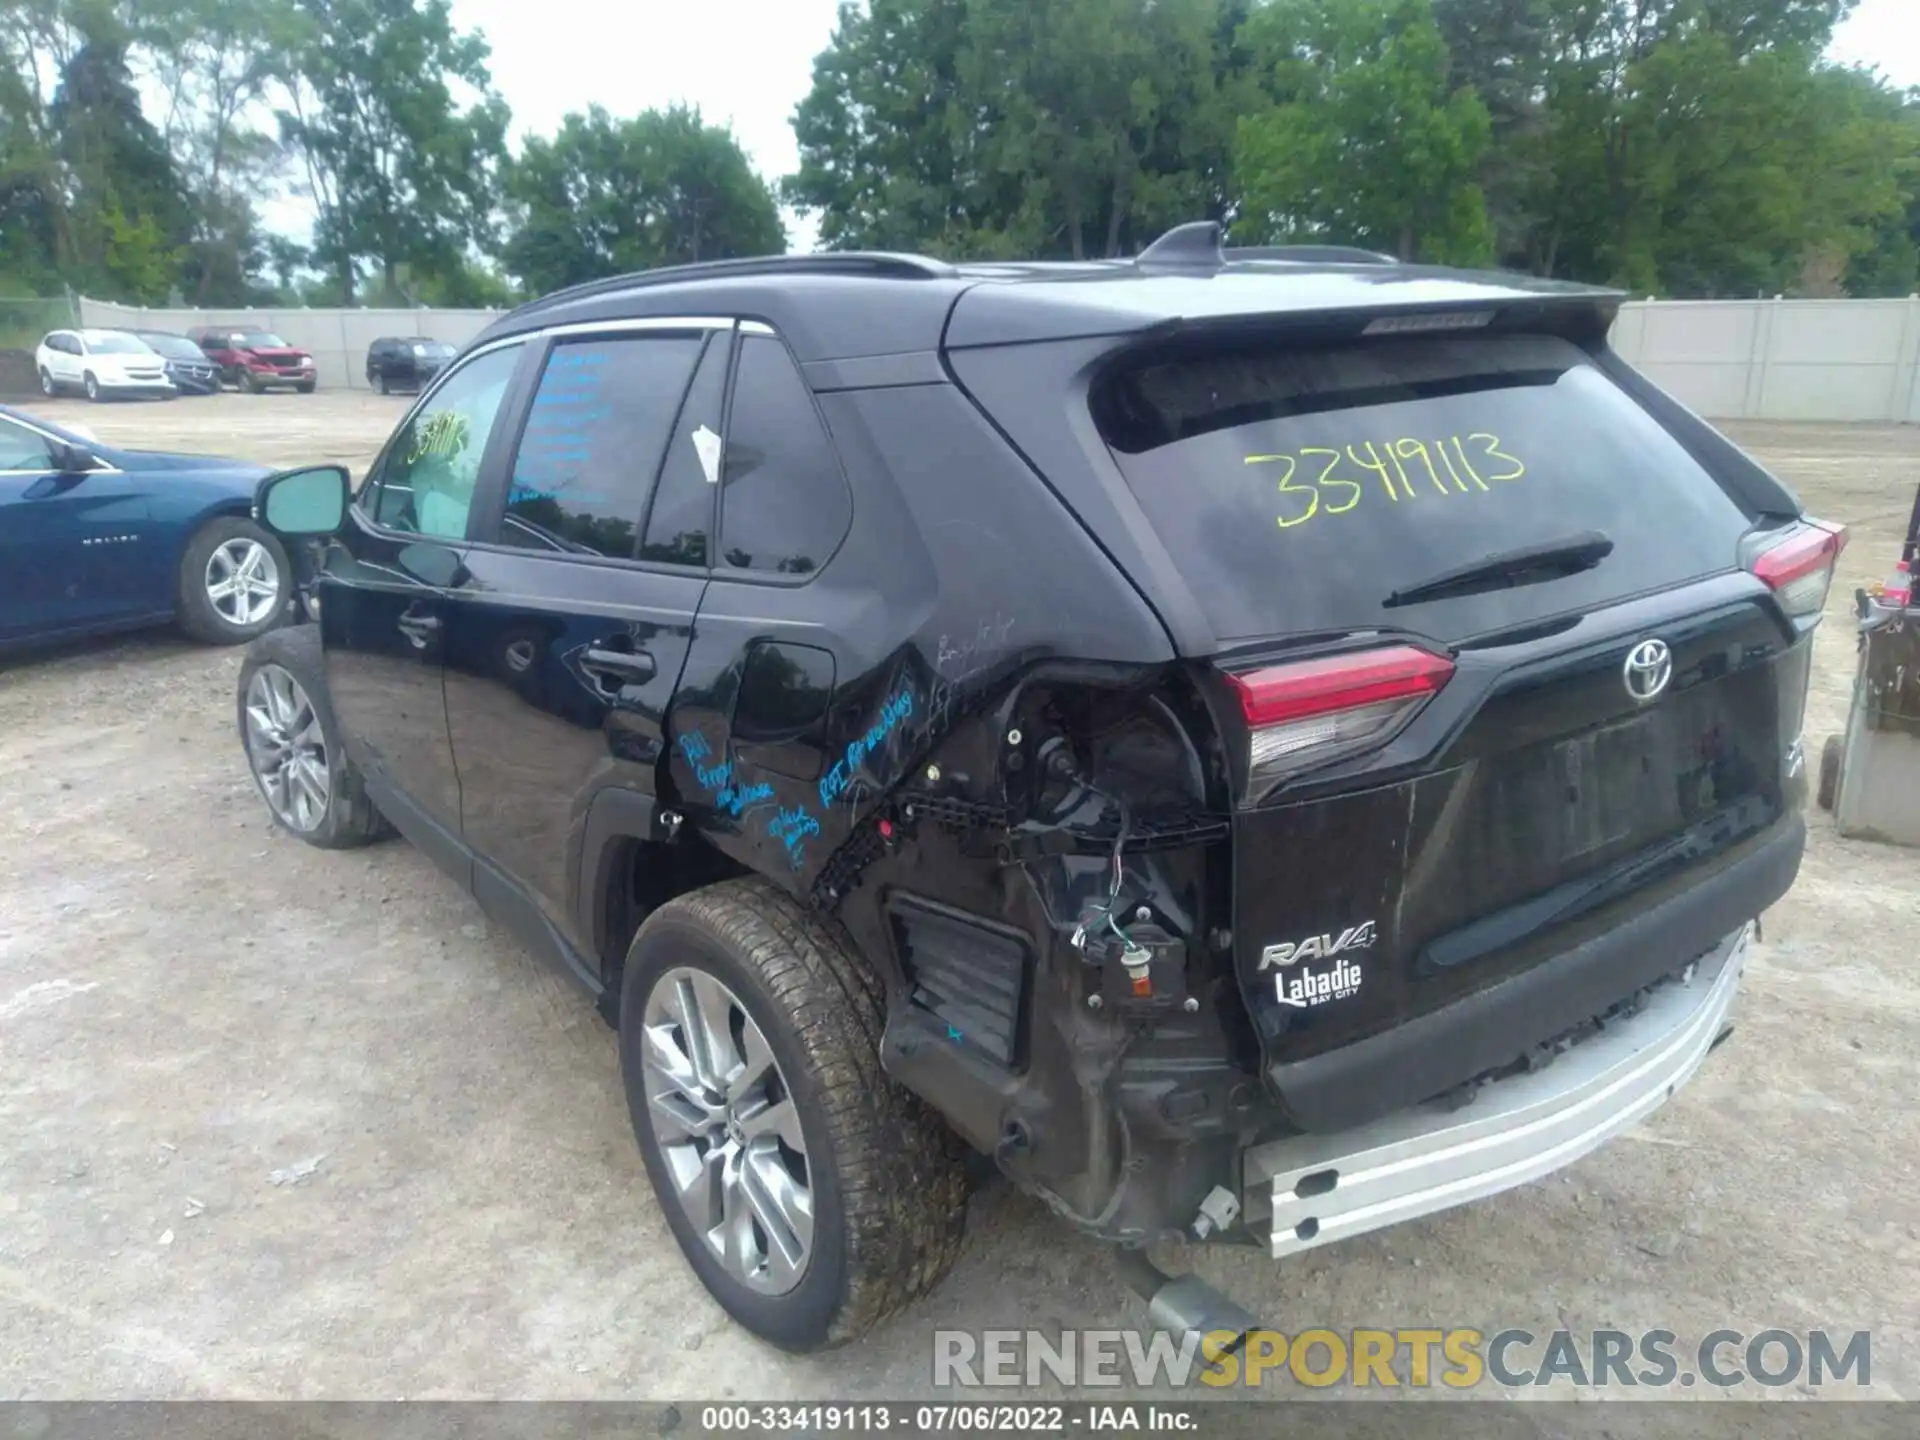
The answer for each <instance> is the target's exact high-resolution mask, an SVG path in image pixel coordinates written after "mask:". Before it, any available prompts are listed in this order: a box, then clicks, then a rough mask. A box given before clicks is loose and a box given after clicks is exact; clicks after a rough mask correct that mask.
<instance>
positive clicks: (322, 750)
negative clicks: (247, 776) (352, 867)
mask: <svg viewBox="0 0 1920 1440" xmlns="http://www.w3.org/2000/svg"><path fill="white" fill-rule="evenodd" d="M247 761H248V764H250V765H251V766H252V767H253V778H254V779H255V780H256V781H258V782H259V785H260V793H261V794H262V795H264V796H265V797H266V800H267V804H268V805H269V806H271V807H272V809H273V813H274V814H275V815H277V816H278V817H279V818H280V821H281V823H282V824H284V825H286V826H287V827H288V828H289V829H291V830H296V831H299V832H300V833H301V834H303V835H304V834H311V833H312V832H313V831H315V830H317V829H319V828H320V826H321V824H322V823H323V822H324V821H325V820H326V818H327V803H328V801H329V800H330V799H331V798H332V795H333V775H332V771H331V770H330V768H329V767H328V765H327V737H326V732H325V731H323V730H322V729H321V728H320V716H319V713H318V712H317V711H316V710H315V709H314V708H313V701H312V700H311V699H310V698H308V695H307V692H306V691H305V690H303V689H302V688H301V686H300V682H299V681H298V680H296V679H294V678H293V675H292V673H291V672H290V671H288V670H286V669H284V668H283V667H281V666H279V665H262V666H261V667H260V668H259V669H258V670H256V671H254V672H253V679H252V680H250V681H248V682H247Z"/></svg>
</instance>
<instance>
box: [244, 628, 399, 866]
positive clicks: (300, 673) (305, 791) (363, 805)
mask: <svg viewBox="0 0 1920 1440" xmlns="http://www.w3.org/2000/svg"><path fill="white" fill-rule="evenodd" d="M284 681H291V682H292V686H293V687H295V688H294V689H293V691H292V694H291V695H290V694H289V692H288V689H287V688H286V686H285V685H284ZM296 696H297V699H296V698H294V697H296ZM235 699H236V707H237V712H238V713H237V718H238V720H239V725H240V745H241V748H242V750H243V751H244V753H245V754H246V757H247V770H248V772H249V773H251V774H252V776H253V783H254V786H255V788H257V789H258V790H259V791H260V797H261V799H263V800H265V801H266V802H267V813H268V814H269V815H271V816H272V817H273V823H274V824H275V825H278V826H279V827H280V828H281V829H282V830H284V831H286V832H287V833H288V834H289V835H292V836H294V837H295V838H296V839H299V840H304V841H305V842H306V843H307V844H309V845H312V846H315V847H317V848H319V849H321V850H351V849H354V848H355V847H357V846H361V845H367V844H371V843H372V842H373V841H375V840H378V839H380V838H381V837H382V836H385V835H388V834H391V833H392V827H391V826H389V825H388V824H387V822H386V819H385V818H384V817H383V816H382V815H381V814H380V812H379V811H378V810H377V809H375V808H374V805H373V802H372V801H371V800H369V799H368V798H367V792H366V787H365V786H364V785H363V784H362V783H361V780H360V772H359V771H358V770H356V769H354V767H353V762H352V761H350V760H349V759H348V758H347V754H346V750H345V748H344V746H343V745H342V743H341V735H340V722H339V721H338V720H337V719H335V717H334V713H333V706H332V704H331V702H330V701H329V700H328V698H327V685H326V671H325V669H324V667H323V665H322V663H321V653H320V627H319V626H317V625H295V626H291V627H289V628H287V629H285V630H275V631H273V632H272V633H271V634H268V635H262V636H261V637H260V638H259V639H258V640H256V641H254V642H253V644H252V645H251V646H250V647H248V650H247V658H246V660H245V661H244V662H243V663H242V664H241V666H240V685H239V689H238V691H237V692H236V697H235ZM288 700H292V701H293V704H292V705H291V707H290V708H291V712H292V713H291V716H290V717H289V716H288V715H287V714H286V711H287V709H288V708H289V707H288V706H287V705H286V704H285V702H286V701H288ZM250 710H252V711H257V712H259V713H257V714H250V713H249V712H250ZM289 734H291V735H292V736H293V737H294V738H295V740H296V743H295V744H292V745H284V746H283V745H282V744H281V743H280V741H281V739H282V738H283V737H285V736H287V735H289ZM289 750H291V751H293V752H294V759H293V760H292V762H291V763H292V764H294V765H296V766H304V767H308V770H307V773H308V774H309V775H310V774H311V773H312V768H311V767H317V766H319V765H322V764H324V766H325V771H324V779H323V780H322V781H321V782H320V783H321V788H322V790H323V792H324V803H320V804H315V803H313V792H312V790H311V789H309V788H307V787H306V786H304V785H303V784H301V782H300V780H299V778H298V774H297V773H295V774H292V775H289V773H288V771H287V769H286V764H285V763H284V761H283V764H282V766H281V768H280V769H279V770H278V771H274V770H272V769H271V768H269V773H266V774H263V765H264V766H268V767H270V766H271V757H273V756H275V755H280V756H283V757H284V756H285V755H286V753H287V752H288V751H289ZM276 778H279V779H280V780H281V784H282V790H281V794H282V795H291V796H298V797H299V798H300V799H301V800H302V801H304V806H303V807H302V808H296V807H295V806H294V805H292V804H286V805H283V803H282V801H281V800H279V799H276V798H275V789H274V785H275V780H276ZM283 810H284V811H285V813H283Z"/></svg>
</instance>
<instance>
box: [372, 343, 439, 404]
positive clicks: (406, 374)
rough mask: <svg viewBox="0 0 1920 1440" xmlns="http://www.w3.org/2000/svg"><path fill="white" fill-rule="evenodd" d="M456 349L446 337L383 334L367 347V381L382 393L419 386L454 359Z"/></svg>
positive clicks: (414, 388)
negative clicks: (444, 338)
mask: <svg viewBox="0 0 1920 1440" xmlns="http://www.w3.org/2000/svg"><path fill="white" fill-rule="evenodd" d="M454 354H455V351H454V348H453V346H451V345H449V344H447V342H446V341H444V340H434V339H430V338H429V337H427V336H425V335H409V336H404V337H402V336H396V335H383V336H381V337H380V339H378V340H376V341H374V342H373V344H371V345H369V346H368V347H367V384H368V386H370V387H371V388H372V389H375V390H378V391H379V392H380V393H381V394H382V395H391V394H392V393H393V392H394V391H395V390H419V389H422V388H424V387H425V385H426V384H427V382H428V381H429V380H431V379H433V377H434V376H436V375H438V374H439V373H440V372H441V371H442V370H444V369H446V368H447V366H448V365H449V364H450V363H451V362H452V360H453V357H454Z"/></svg>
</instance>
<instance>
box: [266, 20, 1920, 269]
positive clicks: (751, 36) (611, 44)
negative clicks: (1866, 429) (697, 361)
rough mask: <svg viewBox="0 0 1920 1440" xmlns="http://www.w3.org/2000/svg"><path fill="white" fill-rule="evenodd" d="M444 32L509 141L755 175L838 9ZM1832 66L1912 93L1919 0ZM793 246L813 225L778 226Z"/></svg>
mask: <svg viewBox="0 0 1920 1440" xmlns="http://www.w3.org/2000/svg"><path fill="white" fill-rule="evenodd" d="M452 8H453V20H454V24H455V25H456V26H458V27H459V28H461V29H468V30H480V31H483V32H484V33H485V34H486V37H487V40H488V41H489V43H491V45H492V47H493V60H492V68H493V79H494V84H495V87H496V88H497V89H498V90H499V92H500V94H501V95H502V96H504V97H505V98H506V101H507V103H508V104H509V105H510V106H511V107H512V108H513V119H514V130H515V132H516V134H517V135H524V134H526V133H528V132H533V133H538V134H550V133H552V132H553V131H554V130H556V129H558V128H559V124H560V120H561V117H562V116H564V115H566V114H567V113H568V112H569V111H573V110H584V109H586V107H587V106H588V105H591V104H596V103H597V104H600V105H603V106H605V107H606V108H607V109H608V110H609V111H611V112H613V113H614V114H615V115H632V114H635V113H637V112H639V111H641V110H645V109H649V108H660V107H664V106H666V105H668V104H671V103H673V102H675V101H679V102H681V103H684V104H688V105H694V106H698V107H699V109H700V112H701V114H702V115H703V116H704V117H705V118H706V119H707V120H708V121H711V122H716V123H720V124H726V125H731V126H732V128H733V133H734V135H735V136H736V137H737V138H738V139H739V141H740V144H741V148H743V149H744V150H745V151H746V153H747V158H748V159H749V160H751V161H752V162H753V165H754V168H755V169H757V170H758V171H759V172H760V173H761V174H762V175H765V176H768V177H769V178H778V177H779V176H782V175H786V174H790V173H791V172H792V171H793V170H794V169H795V168H796V167H797V166H798V164H799V154H798V152H797V151H796V149H795V147H794V141H793V127H792V125H791V124H790V123H789V122H790V120H791V117H792V115H793V108H794V106H795V105H797V104H799V103H800V100H801V98H802V97H804V96H805V95H806V93H807V91H808V90H809V89H810V88H811V86H812V83H813V57H814V56H815V55H817V54H819V53H820V51H822V50H824V49H825V48H826V46H827V42H828V40H829V39H830V38H831V37H832V34H833V26H834V20H835V16H836V13H837V11H838V8H839V7H838V0H452ZM1831 53H1832V57H1833V58H1834V59H1835V60H1838V61H1841V62H1843V63H1847V64H1868V65H1874V66H1877V67H1878V68H1879V69H1880V70H1881V72H1882V73H1883V74H1885V75H1886V77H1887V78H1888V79H1889V80H1891V81H1893V82H1894V83H1895V84H1898V85H1920V0H1860V4H1859V6H1858V8H1857V9H1856V10H1855V11H1854V13H1853V15H1852V16H1851V17H1850V18H1849V19H1848V20H1847V22H1846V23H1845V25H1844V26H1842V27H1841V29H1840V31H1839V33H1838V34H1837V35H1836V36H1835V38H1834V45H1833V50H1832V52H1831ZM266 218H267V221H268V223H269V224H270V225H271V226H272V227H273V228H274V229H277V230H284V231H287V232H288V233H292V234H303V233H304V232H305V231H306V229H307V224H308V217H307V207H306V206H305V205H304V204H302V203H300V202H297V201H291V200H289V201H283V202H279V203H276V204H273V205H271V206H270V207H267V217H266ZM787 224H788V238H789V240H790V241H791V243H792V245H793V247H794V248H795V249H796V250H809V249H812V248H813V245H814V238H815V227H814V226H813V224H812V223H810V222H808V221H803V220H801V219H799V217H797V216H792V215H789V216H788V217H787Z"/></svg>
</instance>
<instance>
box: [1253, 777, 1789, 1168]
mask: <svg viewBox="0 0 1920 1440" xmlns="http://www.w3.org/2000/svg"><path fill="white" fill-rule="evenodd" d="M1806 842H1807V830H1806V821H1805V820H1804V819H1803V818H1802V817H1801V816H1800V815H1799V814H1798V813H1797V812H1795V813H1793V814H1791V815H1790V816H1788V817H1786V818H1785V819H1783V820H1781V821H1779V822H1778V823H1777V824H1775V825H1774V826H1773V827H1772V828H1771V829H1769V830H1767V831H1766V832H1764V833H1763V834H1762V835H1760V836H1759V837H1756V838H1755V839H1754V840H1752V841H1750V842H1748V843H1747V844H1745V845H1743V846H1742V847H1741V848H1740V849H1739V850H1738V851H1737V852H1734V853H1732V854H1730V855H1729V856H1727V857H1726V858H1725V860H1724V861H1722V862H1720V863H1719V865H1718V867H1717V868H1715V869H1712V870H1711V871H1710V872H1709V873H1706V874H1698V873H1695V874H1692V875H1689V876H1688V877H1686V879H1685V881H1684V884H1683V888H1681V889H1679V890H1678V891H1677V892H1675V893H1673V894H1670V895H1668V896H1667V897H1666V898H1665V899H1663V900H1661V901H1659V902H1657V903H1654V904H1648V905H1646V906H1645V907H1644V908H1642V909H1640V910H1639V911H1638V912H1637V913H1634V914H1631V915H1629V916H1628V917H1627V918H1626V919H1625V920H1623V921H1621V922H1620V923H1618V924H1615V925H1612V926H1611V927H1610V928H1608V929H1607V930H1605V931H1603V932H1602V933H1600V934H1597V935H1594V936H1593V937H1592V938H1590V939H1588V940H1586V941H1585V942H1583V943H1581V944H1578V945H1575V946H1572V947H1571V948H1569V949H1567V950H1564V951H1562V952H1560V953H1559V954H1557V955H1554V956H1552V957H1551V958H1550V959H1548V960H1545V961H1543V962H1542V963H1540V964H1538V965H1536V966H1533V967H1532V968H1531V969H1528V970H1523V971H1520V972H1519V973H1517V974H1514V975H1510V976H1508V977H1506V978H1505V979H1503V980H1501V981H1499V982H1497V983H1496V984H1494V985H1491V986H1489V987H1487V988H1486V989H1484V990H1480V991H1477V992H1475V993H1473V994H1471V995H1468V996H1465V997H1464V998H1462V999H1460V1000H1456V1001H1455V1002H1453V1003H1452V1004H1451V1005H1446V1006H1443V1007H1441V1008H1440V1009H1438V1010H1433V1011H1429V1012H1428V1013H1426V1014H1424V1015H1417V1016H1415V1017H1413V1018H1412V1019H1410V1020H1407V1021H1405V1022H1404V1023H1402V1024H1399V1025H1396V1026H1394V1027H1393V1028H1391V1029H1389V1030H1385V1031H1382V1032H1381V1033H1379V1034H1377V1035H1374V1036H1371V1037H1369V1038H1367V1039H1365V1040H1358V1041H1355V1042H1354V1043H1352V1044H1350V1045H1343V1046H1341V1047H1340V1048H1339V1049H1336V1050H1329V1051H1327V1052H1326V1053H1324V1054H1320V1055H1314V1056H1309V1057H1307V1058H1305V1059H1301V1060H1296V1061H1291V1062H1285V1063H1281V1064H1275V1065H1272V1066H1269V1067H1268V1070H1267V1076H1268V1080H1269V1082H1270V1084H1271V1085H1272V1086H1273V1089H1274V1092H1275V1093H1276V1094H1277V1095H1278V1096H1279V1098H1280V1101H1281V1104H1282V1106H1283V1107H1284V1108H1285V1110H1286V1113H1287V1115H1288V1118H1289V1119H1291V1120H1292V1121H1293V1122H1294V1124H1295V1125H1297V1126H1298V1127H1299V1128H1300V1129H1302V1130H1307V1131H1312V1132H1315V1133H1318V1134H1326V1135H1334V1134H1338V1133H1339V1132H1341V1131H1347V1130H1352V1129H1354V1128H1356V1127H1358V1126H1361V1125H1365V1124H1367V1123H1369V1122H1371V1121H1374V1120H1377V1119H1381V1118H1383V1117H1386V1116H1389V1115H1392V1114H1393V1113H1395V1112H1397V1111H1400V1110H1404V1109H1405V1108H1406V1107H1407V1106H1408V1105H1410V1104H1415V1103H1418V1102H1419V1101H1421V1100H1424V1099H1427V1098H1430V1097H1432V1096H1435V1095H1440V1094H1443V1093H1445V1092H1446V1091H1448V1090H1451V1089H1452V1088H1453V1087H1454V1086H1456V1085H1458V1084H1460V1083H1461V1082H1463V1081H1465V1080H1468V1079H1471V1078H1472V1077H1473V1076H1475V1075H1481V1074H1484V1073H1486V1072H1487V1071H1489V1070H1495V1069H1498V1068H1500V1067H1501V1066H1504V1065H1506V1064H1507V1063H1509V1062H1510V1061H1512V1060H1514V1059H1515V1058H1517V1057H1518V1056H1520V1055H1522V1054H1524V1053H1525V1052H1526V1051H1527V1050H1529V1049H1530V1048H1531V1047H1533V1046H1534V1045H1537V1044H1540V1043H1541V1042H1543V1041H1545V1040H1547V1039H1548V1038H1549V1037H1551V1036H1554V1035H1558V1034H1561V1033H1563V1032H1565V1031H1567V1030H1569V1029H1572V1028H1573V1027H1574V1026H1576V1025H1579V1024H1580V1023H1582V1022H1583V1021H1585V1020H1586V1019H1588V1018H1589V1017H1591V1016H1594V1015H1599V1014H1601V1013H1603V1012H1604V1011H1605V1010H1606V1009H1607V1008H1608V1007H1609V1006H1611V1005H1613V1004H1614V1003H1615V1002H1616V1001H1618V1000H1621V999H1623V998H1624V997H1626V996H1628V995H1631V994H1633V993H1634V992H1635V991H1636V990H1640V989H1642V988H1644V987H1645V986H1647V985H1650V984H1652V983H1653V982H1654V981H1655V980H1657V979H1658V978H1659V977H1660V976H1662V975H1665V974H1668V973H1670V972H1671V971H1672V970H1674V969H1675V968H1676V967H1677V966H1679V965H1682V964H1684V963H1686V959H1687V957H1688V956H1690V955H1704V954H1706V953H1707V952H1708V951H1710V950H1711V949H1713V947H1714V946H1715V945H1717V944H1718V943H1720V941H1721V940H1722V939H1724V937H1726V936H1728V935H1730V934H1732V933H1734V931H1736V930H1737V929H1738V928H1739V927H1740V926H1742V925H1744V924H1745V923H1746V922H1747V921H1749V920H1751V919H1752V918H1753V917H1754V916H1756V915H1759V914H1761V913H1762V912H1764V911H1765V910H1766V909H1767V908H1768V907H1769V906H1771V905H1772V904H1773V903H1774V902H1775V901H1777V900H1778V899H1779V898H1780V897H1781V896H1782V895H1784V894H1786V893H1787V891H1788V890H1789V889H1790V888H1792V885H1793V881H1794V877H1795V876H1796V875H1798V874H1799V871H1800V857H1801V854H1802V853H1803V852H1804V851H1805V849H1806Z"/></svg>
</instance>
